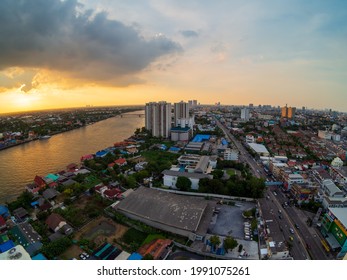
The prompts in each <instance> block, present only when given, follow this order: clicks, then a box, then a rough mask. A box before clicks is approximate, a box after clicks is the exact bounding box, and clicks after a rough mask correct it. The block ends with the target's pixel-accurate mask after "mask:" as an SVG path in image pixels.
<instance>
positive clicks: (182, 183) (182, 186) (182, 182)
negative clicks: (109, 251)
mask: <svg viewBox="0 0 347 280" xmlns="http://www.w3.org/2000/svg"><path fill="white" fill-rule="evenodd" d="M191 186H192V182H191V181H190V180H189V179H188V178H187V177H183V176H179V177H178V178H177V182H176V187H177V188H178V189H179V190H180V191H184V192H187V191H189V190H190V188H191Z"/></svg>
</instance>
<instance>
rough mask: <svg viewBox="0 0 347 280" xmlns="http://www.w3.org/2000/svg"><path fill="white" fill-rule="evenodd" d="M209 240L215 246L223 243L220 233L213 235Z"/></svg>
mask: <svg viewBox="0 0 347 280" xmlns="http://www.w3.org/2000/svg"><path fill="white" fill-rule="evenodd" d="M209 240H210V242H211V244H212V245H213V246H214V247H217V246H219V245H220V243H221V241H220V239H219V236H218V235H212V236H211V237H210V239H209Z"/></svg>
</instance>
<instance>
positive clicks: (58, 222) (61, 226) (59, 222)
mask: <svg viewBox="0 0 347 280" xmlns="http://www.w3.org/2000/svg"><path fill="white" fill-rule="evenodd" d="M46 224H47V226H48V227H49V228H50V229H51V230H52V231H54V232H62V233H64V234H65V235H69V234H71V233H72V232H73V229H72V227H71V226H69V225H68V224H67V223H66V221H65V220H64V219H63V217H62V216H60V215H59V214H56V213H52V214H51V215H49V216H48V218H47V219H46Z"/></svg>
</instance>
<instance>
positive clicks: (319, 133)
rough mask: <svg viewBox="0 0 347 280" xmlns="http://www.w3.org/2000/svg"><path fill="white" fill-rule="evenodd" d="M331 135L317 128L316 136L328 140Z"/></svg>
mask: <svg viewBox="0 0 347 280" xmlns="http://www.w3.org/2000/svg"><path fill="white" fill-rule="evenodd" d="M331 137H332V134H331V133H330V132H329V131H326V130H318V138H321V139H326V140H330V139H331Z"/></svg>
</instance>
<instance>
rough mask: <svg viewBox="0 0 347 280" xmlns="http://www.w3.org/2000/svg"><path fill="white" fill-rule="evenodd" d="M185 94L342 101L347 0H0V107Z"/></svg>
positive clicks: (225, 99) (338, 106) (346, 93)
mask: <svg viewBox="0 0 347 280" xmlns="http://www.w3.org/2000/svg"><path fill="white" fill-rule="evenodd" d="M188 99H197V100H198V102H200V103H202V104H214V103H215V102H221V104H225V105H228V104H230V105H232V104H235V105H242V104H249V103H254V104H255V105H258V104H271V105H281V106H283V105H285V104H288V105H289V106H296V107H302V106H306V107H309V108H320V109H324V108H332V109H334V110H339V111H343V112H347V1H345V0H329V1H325V0H322V1H320V0H312V1H308V0H307V1H304V0H290V1H285V0H283V1H279V0H264V1H258V0H249V1H244V0H239V1H236V0H234V1H233V0H226V1H223V0H220V1H210V0H206V1H205V0H196V1H193V0H192V1H187V0H182V1H181V0H170V1H168V0H142V1H141V0H137V1H129V0H98V1H97V0H80V1H73V0H65V1H60V0H36V1H32V0H23V1H13V0H1V1H0V113H5V112H11V111H23V110H34V109H35V110H36V109H48V108H63V107H77V106H85V105H94V106H101V105H132V104H144V103H145V102H149V101H160V100H166V101H170V102H178V101H180V100H185V101H187V100H188Z"/></svg>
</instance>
